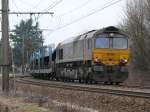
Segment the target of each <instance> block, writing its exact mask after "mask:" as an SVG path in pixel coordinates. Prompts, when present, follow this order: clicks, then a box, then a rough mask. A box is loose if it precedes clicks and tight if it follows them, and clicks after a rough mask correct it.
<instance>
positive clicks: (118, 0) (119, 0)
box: [54, 0, 122, 31]
mask: <svg viewBox="0 0 150 112" xmlns="http://www.w3.org/2000/svg"><path fill="white" fill-rule="evenodd" d="M121 1H122V0H117V1H115V2H113V3H110V4H108V5H106V6H104V7H103V8H100V9H98V10H96V11H93V12H91V13H89V14H87V15H85V16H82V17H80V18H78V19H76V20H74V21H72V22H71V23H68V24H65V25H63V26H61V27H58V28H56V29H54V31H56V30H59V29H62V28H64V27H67V26H69V25H71V24H74V23H76V22H78V21H80V20H82V19H84V18H86V17H89V16H91V15H93V14H95V13H97V12H99V11H102V10H104V9H106V8H108V7H111V6H112V5H115V4H117V3H119V2H121Z"/></svg>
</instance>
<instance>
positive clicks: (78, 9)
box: [9, 0, 126, 45]
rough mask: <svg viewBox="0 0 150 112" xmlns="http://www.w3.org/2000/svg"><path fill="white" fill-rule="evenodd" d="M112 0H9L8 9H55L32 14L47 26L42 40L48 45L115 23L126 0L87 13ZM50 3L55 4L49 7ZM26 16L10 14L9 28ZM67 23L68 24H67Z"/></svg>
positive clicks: (113, 0) (112, 0) (120, 16)
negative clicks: (44, 13) (46, 12)
mask: <svg viewBox="0 0 150 112" xmlns="http://www.w3.org/2000/svg"><path fill="white" fill-rule="evenodd" d="M115 1H118V0H9V7H10V11H17V12H18V11H19V12H21V11H24V12H25V11H40V12H41V11H51V12H54V15H53V16H51V15H40V16H39V17H38V15H32V18H33V19H34V20H35V21H36V20H38V21H39V23H40V28H41V29H49V30H48V31H47V30H46V31H43V36H44V39H45V44H46V45H47V44H51V43H55V44H58V43H59V42H61V41H63V40H64V39H67V38H69V37H72V36H74V35H78V34H80V33H82V32H85V31H89V30H91V29H100V28H102V27H106V26H110V25H117V24H118V23H119V22H121V20H122V18H123V15H124V10H125V6H126V0H122V1H121V2H118V3H116V4H115V5H112V6H111V7H108V8H105V9H103V10H101V11H99V12H97V13H94V14H93V15H91V16H88V17H86V16H87V15H88V14H91V13H92V12H95V11H96V10H99V9H102V8H104V7H105V6H108V5H110V4H111V3H112V2H115ZM56 4H57V5H56ZM55 5H56V6H55ZM53 6H55V7H54V8H52V7H53ZM51 8H52V9H51ZM29 17H30V16H27V15H10V16H9V18H10V29H14V27H13V26H14V25H15V24H18V23H19V22H20V20H21V19H24V20H26V19H27V18H29ZM83 17H85V18H83ZM80 18H82V19H80ZM77 20H79V21H77ZM75 21H76V22H75ZM70 23H73V24H70ZM66 24H70V25H68V26H66Z"/></svg>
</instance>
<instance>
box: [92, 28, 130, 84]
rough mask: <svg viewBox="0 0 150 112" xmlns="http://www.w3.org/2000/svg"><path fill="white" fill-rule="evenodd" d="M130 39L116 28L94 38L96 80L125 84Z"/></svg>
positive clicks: (93, 60)
mask: <svg viewBox="0 0 150 112" xmlns="http://www.w3.org/2000/svg"><path fill="white" fill-rule="evenodd" d="M128 62H129V50H128V37H127V36H126V35H124V34H122V33H120V32H119V31H118V29H116V28H111V30H110V28H109V29H105V31H104V32H103V33H99V34H97V35H96V36H95V38H94V49H93V50H92V70H93V72H94V74H96V75H94V76H95V78H96V79H98V78H100V79H101V80H102V79H103V81H104V82H107V81H108V82H117V83H119V82H123V81H124V80H125V79H126V78H127V75H128V69H127V68H128Z"/></svg>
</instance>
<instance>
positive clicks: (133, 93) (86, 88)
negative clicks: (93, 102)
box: [16, 78, 150, 99]
mask: <svg viewBox="0 0 150 112" xmlns="http://www.w3.org/2000/svg"><path fill="white" fill-rule="evenodd" d="M16 82H19V83H23V84H32V85H37V86H45V87H52V88H62V89H69V90H75V91H87V92H93V93H105V94H111V95H119V96H129V97H137V98H145V99H150V93H147V92H137V91H127V90H117V89H104V88H99V87H89V86H86V85H77V84H70V83H69V84H68V83H67V84H65V83H51V82H44V81H39V80H31V79H30V80H29V79H22V78H21V79H17V80H16Z"/></svg>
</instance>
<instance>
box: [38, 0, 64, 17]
mask: <svg viewBox="0 0 150 112" xmlns="http://www.w3.org/2000/svg"><path fill="white" fill-rule="evenodd" d="M62 1H63V0H57V1H55V2H53V3H52V4H51V5H50V6H48V8H46V9H44V10H43V11H49V10H50V9H52V8H54V7H56V6H57V5H58V4H60V3H61V2H62ZM41 16H43V15H41ZM41 16H39V18H40V17H41Z"/></svg>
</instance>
